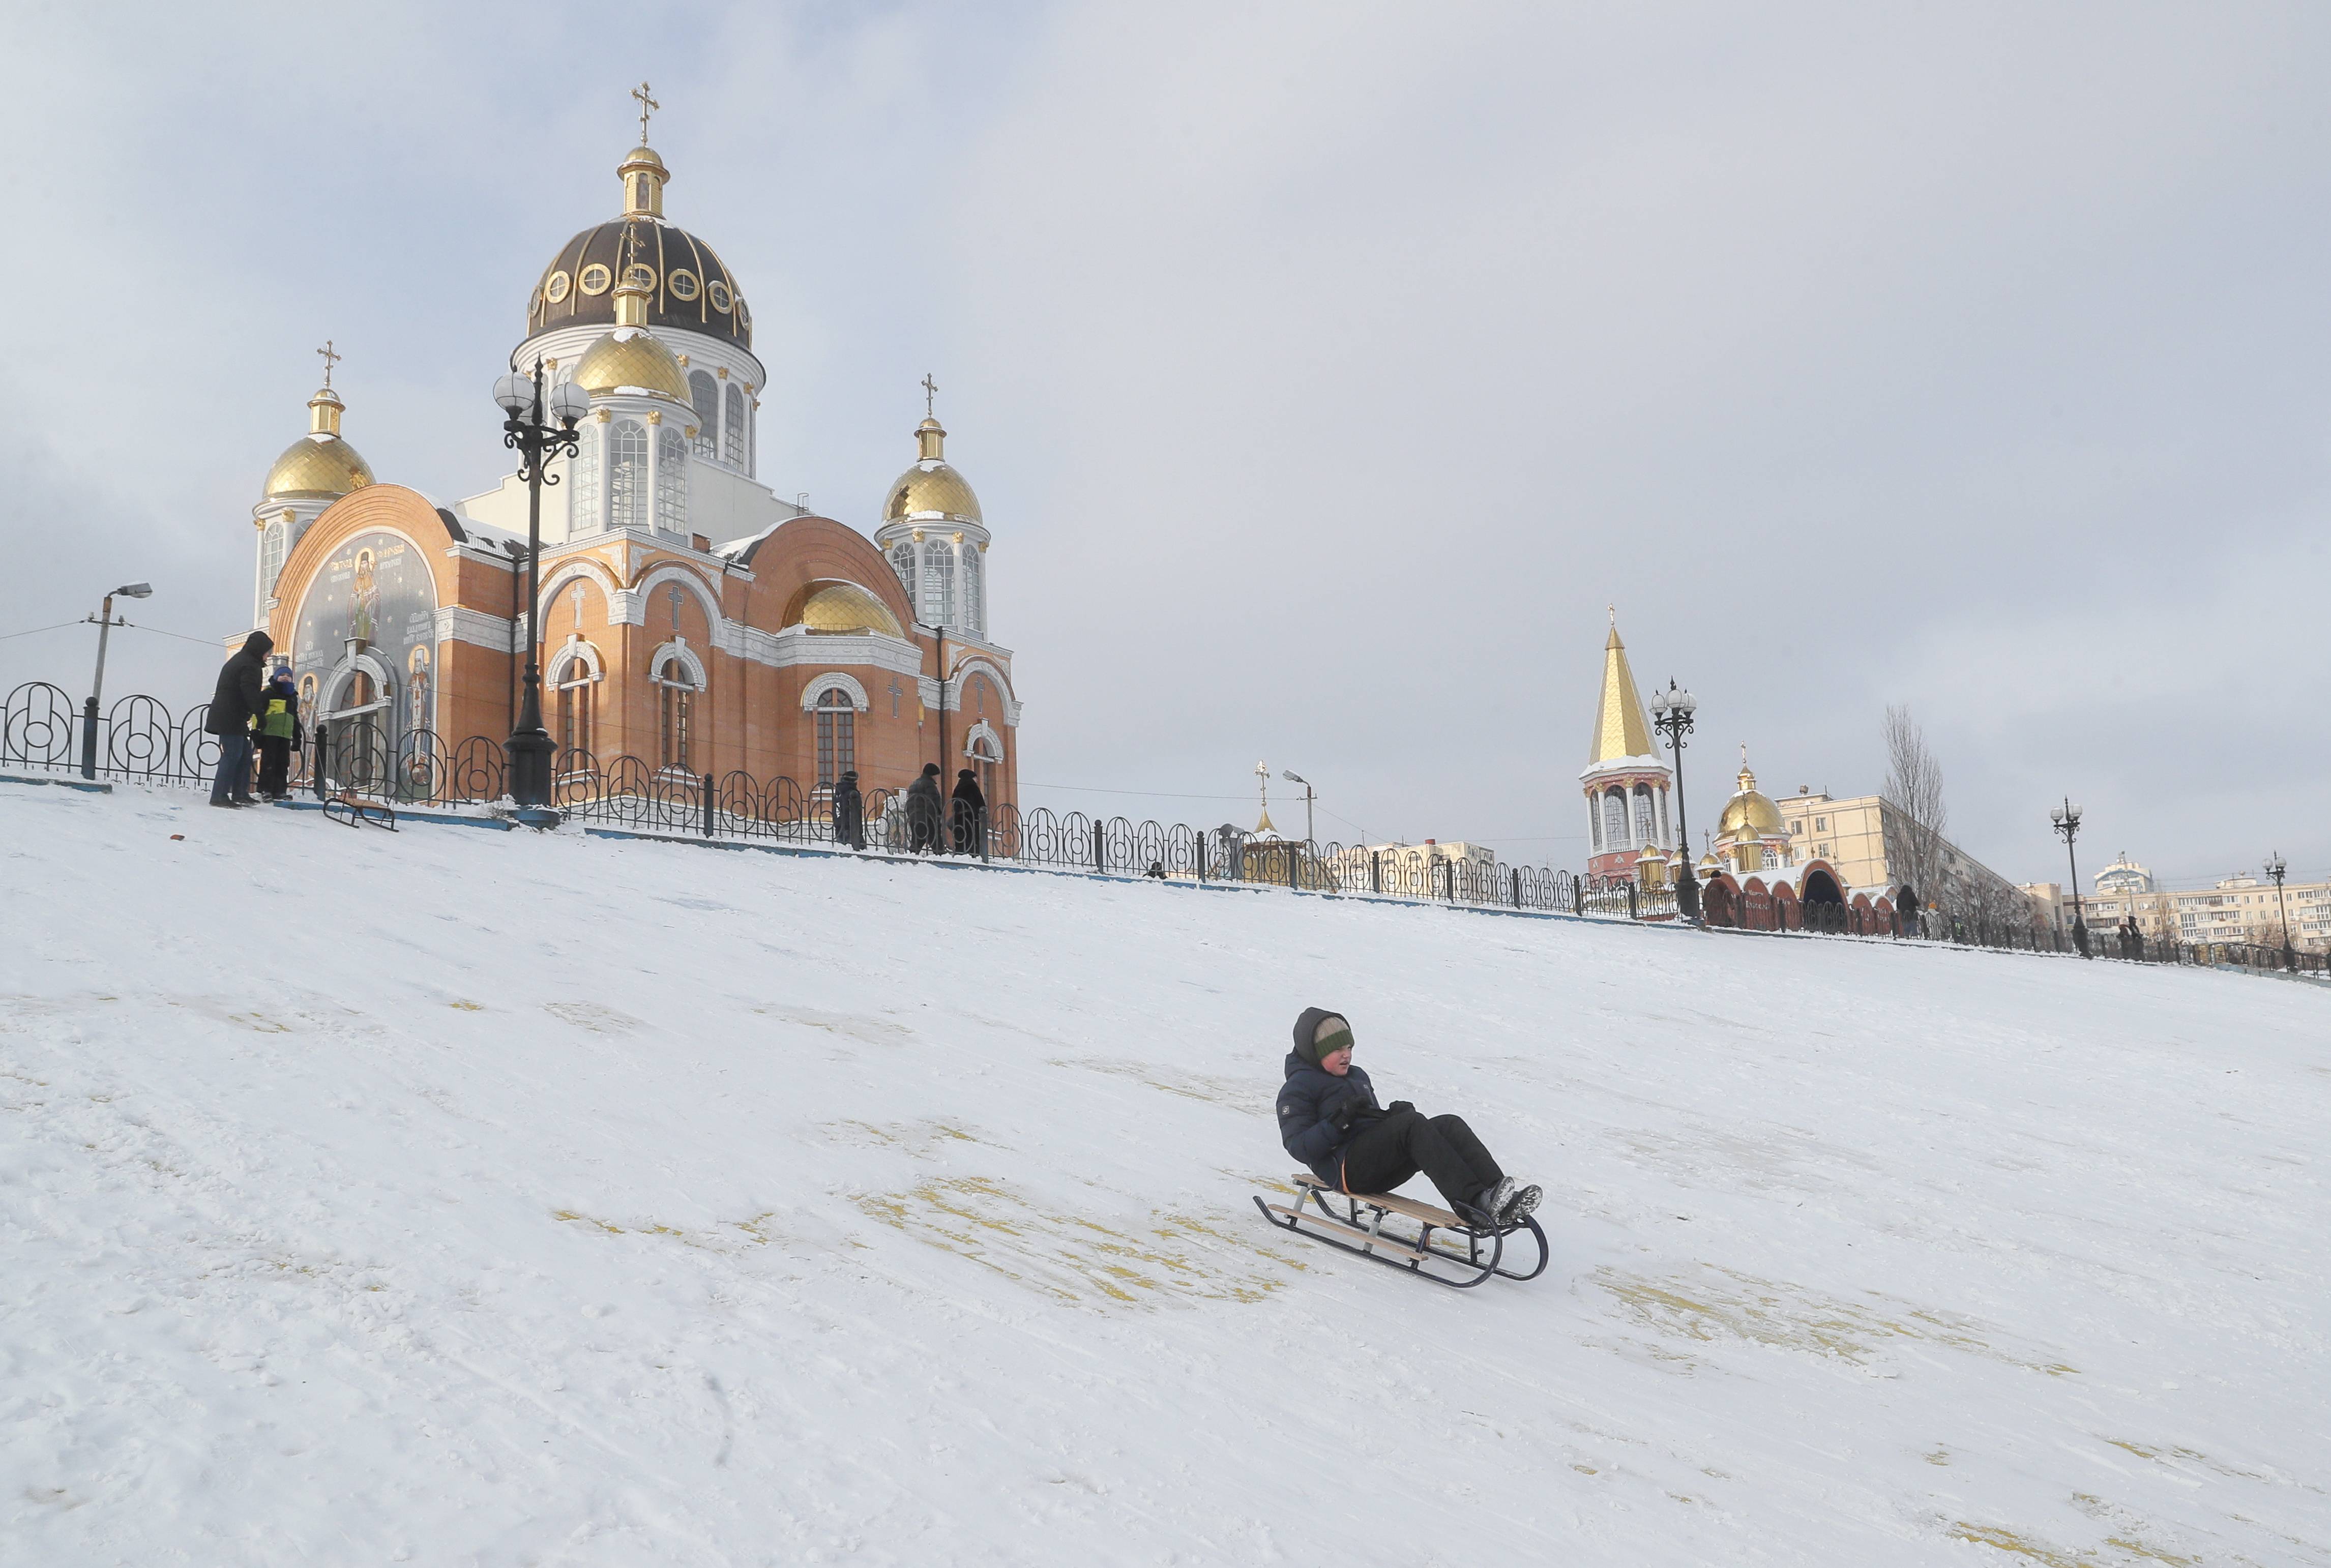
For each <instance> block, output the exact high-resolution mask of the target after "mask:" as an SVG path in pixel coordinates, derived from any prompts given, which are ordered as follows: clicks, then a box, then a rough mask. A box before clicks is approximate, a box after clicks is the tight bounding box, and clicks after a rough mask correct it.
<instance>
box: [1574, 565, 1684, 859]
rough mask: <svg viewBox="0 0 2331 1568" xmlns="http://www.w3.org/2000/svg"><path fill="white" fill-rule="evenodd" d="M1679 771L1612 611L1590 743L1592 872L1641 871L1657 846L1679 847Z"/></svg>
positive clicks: (1585, 776)
mask: <svg viewBox="0 0 2331 1568" xmlns="http://www.w3.org/2000/svg"><path fill="white" fill-rule="evenodd" d="M1674 776H1675V775H1674V774H1672V773H1670V771H1669V768H1668V765H1667V762H1666V760H1665V759H1664V758H1662V757H1661V756H1660V748H1659V743H1658V742H1657V741H1656V740H1654V739H1653V738H1652V736H1651V717H1650V715H1649V714H1647V713H1646V712H1645V711H1644V709H1643V695H1642V693H1641V691H1639V690H1637V689H1636V688H1635V672H1634V670H1632V668H1631V667H1630V666H1629V665H1628V663H1627V645H1626V644H1625V643H1624V642H1622V641H1620V640H1619V611H1618V607H1617V606H1616V605H1613V606H1612V608H1611V632H1610V635H1609V636H1607V637H1605V638H1604V639H1603V685H1602V690H1601V692H1600V694H1599V695H1598V696H1597V698H1595V704H1594V732H1593V734H1592V735H1591V736H1589V737H1588V739H1587V743H1586V765H1585V766H1584V768H1582V769H1580V770H1579V774H1578V784H1579V788H1580V789H1581V790H1582V791H1583V792H1584V794H1585V796H1586V831H1587V843H1588V844H1589V845H1590V846H1591V848H1590V850H1589V851H1588V857H1587V861H1586V871H1587V875H1589V876H1590V877H1594V878H1596V879H1610V878H1614V877H1631V876H1633V875H1634V874H1635V861H1636V859H1637V857H1638V856H1640V855H1641V853H1642V851H1644V850H1645V849H1646V848H1649V847H1651V846H1653V845H1660V846H1666V847H1670V848H1672V847H1673V846H1674V844H1675V837H1674V834H1673V832H1672V831H1671V829H1670V823H1671V822H1672V820H1673V819H1672V818H1671V816H1670V802H1669V799H1668V796H1669V791H1670V785H1671V784H1672V783H1673V780H1674Z"/></svg>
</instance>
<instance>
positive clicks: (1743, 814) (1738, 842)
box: [1716, 745, 1790, 875]
mask: <svg viewBox="0 0 2331 1568" xmlns="http://www.w3.org/2000/svg"><path fill="white" fill-rule="evenodd" d="M1735 782H1736V784H1737V785H1738V786H1739V787H1738V788H1736V790H1734V792H1733V794H1732V798H1731V799H1730V800H1728V801H1727V802H1725V803H1724V814H1723V815H1722V816H1720V817H1718V818H1717V820H1716V852H1717V855H1718V856H1719V857H1720V858H1721V859H1722V860H1723V861H1724V863H1725V865H1726V866H1727V867H1728V868H1729V869H1730V870H1733V871H1734V872H1736V873H1739V874H1744V875H1745V874H1746V873H1748V872H1752V871H1774V870H1780V869H1781V868H1783V867H1784V866H1786V865H1787V864H1788V863H1789V860H1790V855H1789V826H1788V823H1787V822H1784V820H1783V819H1782V817H1781V808H1780V807H1778V806H1776V805H1774V803H1773V802H1772V800H1771V798H1770V797H1769V796H1767V795H1766V794H1765V793H1764V792H1763V791H1761V790H1759V789H1758V788H1757V787H1756V775H1755V774H1754V773H1752V772H1750V771H1749V767H1748V747H1747V746H1746V745H1743V746H1741V748H1740V772H1739V774H1738V775H1737V777H1736V781H1735Z"/></svg>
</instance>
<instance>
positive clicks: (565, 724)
mask: <svg viewBox="0 0 2331 1568" xmlns="http://www.w3.org/2000/svg"><path fill="white" fill-rule="evenodd" d="M561 673H562V675H563V676H564V679H561V680H560V681H559V682H558V764H557V765H558V771H559V772H561V773H576V772H578V771H580V770H581V769H583V768H585V767H588V766H589V765H590V761H591V689H592V687H593V686H594V685H595V684H596V683H595V681H593V680H592V679H591V667H590V666H589V665H588V664H585V662H584V661H583V660H580V659H577V660H575V661H574V662H573V663H571V664H569V665H567V667H566V670H563V671H562V672H561Z"/></svg>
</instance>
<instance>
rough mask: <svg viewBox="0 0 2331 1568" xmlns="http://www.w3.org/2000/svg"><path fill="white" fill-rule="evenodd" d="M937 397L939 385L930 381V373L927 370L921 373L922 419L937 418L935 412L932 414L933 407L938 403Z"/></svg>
mask: <svg viewBox="0 0 2331 1568" xmlns="http://www.w3.org/2000/svg"><path fill="white" fill-rule="evenodd" d="M938 395H939V384H938V383H937V382H936V381H933V380H932V379H931V373H930V372H929V371H928V370H926V371H924V372H923V417H924V418H925V419H937V417H938V415H937V413H935V412H933V411H934V409H935V407H936V405H937V402H938Z"/></svg>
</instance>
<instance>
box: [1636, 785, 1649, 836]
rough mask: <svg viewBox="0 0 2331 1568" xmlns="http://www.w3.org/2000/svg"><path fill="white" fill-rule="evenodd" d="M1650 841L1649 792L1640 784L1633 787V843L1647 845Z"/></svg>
mask: <svg viewBox="0 0 2331 1568" xmlns="http://www.w3.org/2000/svg"><path fill="white" fill-rule="evenodd" d="M1651 839H1652V819H1651V791H1650V790H1648V789H1646V788H1644V787H1643V786H1642V785H1641V784H1637V785H1636V786H1635V842H1637V843H1639V844H1648V843H1650V842H1651Z"/></svg>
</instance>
